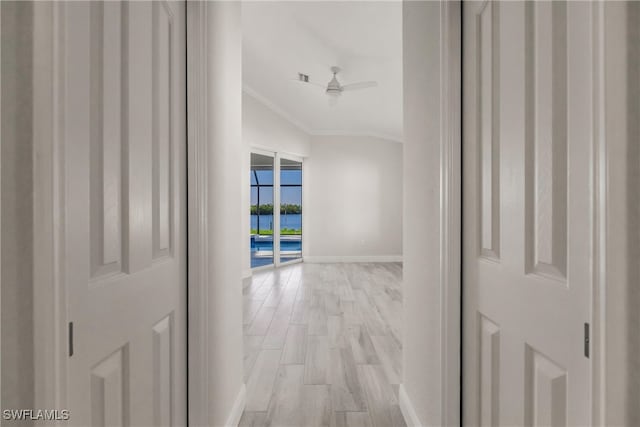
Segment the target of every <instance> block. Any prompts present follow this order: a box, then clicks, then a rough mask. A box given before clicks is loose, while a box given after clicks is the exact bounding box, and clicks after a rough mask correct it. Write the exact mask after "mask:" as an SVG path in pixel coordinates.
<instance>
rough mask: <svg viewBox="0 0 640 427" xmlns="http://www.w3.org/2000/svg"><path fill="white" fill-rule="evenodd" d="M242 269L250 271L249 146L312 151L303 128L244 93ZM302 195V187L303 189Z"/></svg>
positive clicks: (295, 152)
mask: <svg viewBox="0 0 640 427" xmlns="http://www.w3.org/2000/svg"><path fill="white" fill-rule="evenodd" d="M242 141H243V154H242V179H241V180H240V185H241V189H240V193H241V194H242V200H241V209H242V245H241V246H242V247H241V259H242V272H243V276H244V277H247V276H249V275H250V274H251V256H250V248H249V245H250V242H249V234H250V231H251V230H250V223H249V205H250V203H251V202H250V195H251V192H250V180H249V178H250V177H249V170H250V167H251V162H250V154H251V148H260V149H262V150H266V151H270V152H279V153H287V154H293V155H296V156H298V157H307V156H309V154H310V153H311V138H310V137H309V135H308V134H307V133H305V132H304V131H303V130H301V129H300V128H298V127H297V126H295V125H294V124H293V123H291V122H290V121H288V120H287V119H286V118H284V117H283V116H281V115H279V114H278V113H276V112H274V110H272V109H271V108H270V107H269V106H267V105H265V104H264V103H263V102H262V101H259V100H258V99H256V98H255V97H254V96H252V95H250V94H249V93H247V92H243V94H242ZM303 197H304V190H303ZM302 203H303V205H304V204H305V200H304V199H303V202H302Z"/></svg>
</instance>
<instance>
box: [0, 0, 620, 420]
mask: <svg viewBox="0 0 640 427" xmlns="http://www.w3.org/2000/svg"><path fill="white" fill-rule="evenodd" d="M443 3H444V7H442V8H441V16H440V22H441V24H442V27H441V28H442V29H443V30H442V31H443V38H442V43H441V58H440V65H441V70H442V71H444V72H442V73H441V75H442V76H443V79H444V81H443V85H442V91H443V95H444V96H443V97H442V100H443V102H442V108H441V111H442V117H443V119H442V122H441V127H442V130H443V135H444V138H442V139H441V148H442V149H441V158H440V163H441V174H442V182H443V185H442V187H441V192H440V195H439V197H440V208H441V212H442V215H441V218H442V220H441V235H440V239H441V243H442V244H443V247H444V248H445V249H444V251H443V253H442V259H441V272H442V275H441V277H442V280H441V283H440V289H441V295H442V300H441V304H442V316H443V318H442V320H443V325H444V327H443V330H442V339H441V352H442V354H441V357H442V359H441V360H443V366H442V370H441V375H442V389H443V390H442V392H443V406H442V414H443V418H442V419H443V421H444V422H443V424H447V425H453V424H458V423H459V421H460V409H461V400H460V391H461V390H460V378H461V377H460V374H461V370H460V355H461V347H460V346H461V340H460V338H461V334H460V327H461V322H460V320H461V315H462V312H461V307H460V304H461V301H462V299H461V289H462V287H461V282H460V266H461V257H460V248H461V246H460V239H461V215H460V214H461V173H462V171H461V163H460V156H461V151H460V149H461V135H460V132H461V122H460V112H461V97H460V96H461V92H460V91H461V88H460V84H461V81H460V79H459V78H457V77H459V76H460V66H461V61H460V60H461V57H462V56H461V53H462V46H461V45H460V32H461V30H462V21H461V19H462V17H461V7H460V2H443ZM187 7H194V8H198V9H199V10H200V12H205V11H206V4H205V3H204V2H189V5H188V6H187ZM609 7H612V6H609V5H607V4H605V2H604V1H602V0H598V1H596V2H594V3H593V19H594V67H593V71H594V79H593V81H594V96H595V98H596V101H595V103H596V108H595V111H594V124H593V125H594V139H593V154H594V156H593V162H592V167H593V170H594V174H593V183H592V184H593V187H594V194H593V204H594V211H593V213H594V218H593V230H594V235H593V245H594V262H593V268H594V282H593V319H592V325H593V335H592V349H593V352H592V354H593V362H592V363H593V364H592V369H593V393H592V396H593V402H592V403H593V421H594V424H598V425H605V424H606V422H605V421H606V405H605V403H606V401H605V398H606V382H605V379H606V378H605V374H606V367H607V366H606V354H607V351H609V350H607V348H606V342H607V340H606V333H607V331H615V330H616V329H617V328H619V327H625V326H626V325H625V324H622V325H620V324H614V323H617V322H614V321H611V322H608V323H607V316H606V314H607V313H606V310H605V308H606V303H607V292H611V291H610V290H607V287H606V283H607V280H608V278H609V277H610V275H613V273H614V272H613V271H609V270H608V269H607V263H606V260H607V256H608V254H609V252H612V248H615V247H619V246H620V244H621V243H624V242H621V241H619V237H618V236H615V235H610V233H609V232H608V230H609V227H610V224H612V223H615V221H616V219H617V218H616V216H617V215H618V212H617V211H615V212H612V211H609V210H608V203H609V202H610V200H609V198H608V188H609V185H610V182H612V179H611V177H610V176H609V173H610V172H609V170H610V169H613V168H614V167H615V164H614V161H615V159H614V158H613V156H612V155H611V152H612V151H613V150H614V148H616V147H619V145H618V144H621V142H620V141H619V140H618V141H614V138H613V136H612V135H610V134H613V129H610V128H608V127H607V126H606V125H607V122H606V120H605V118H606V117H605V113H606V110H607V106H606V105H605V102H604V100H605V96H606V93H605V89H606V88H609V87H611V86H612V85H616V84H620V85H622V84H623V83H622V82H621V83H616V82H613V81H611V78H610V77H609V78H607V74H606V73H605V72H604V71H605V69H606V68H607V67H606V64H605V63H604V57H605V55H604V54H605V46H607V38H606V36H608V34H609V32H614V31H615V28H611V27H609V26H607V25H606V20H605V11H606V10H607V8H609ZM63 8H64V3H46V2H37V3H34V29H33V31H34V51H35V52H37V55H34V87H33V98H32V99H33V100H34V102H33V104H34V106H33V108H34V116H33V120H34V126H33V129H34V135H33V138H34V156H33V162H34V179H33V198H34V230H33V231H34V233H33V241H34V248H35V252H34V268H33V271H34V283H33V286H34V305H33V307H34V353H35V354H34V356H35V358H34V364H35V389H34V393H35V399H34V403H35V407H36V408H65V407H67V402H66V389H65V388H66V376H67V372H66V357H67V331H66V327H67V325H66V296H65V283H64V272H63V271H61V268H60V265H61V260H60V254H61V253H62V252H61V251H62V249H63V246H64V240H63V236H64V231H63V229H62V227H63V225H64V218H62V217H61V215H60V212H62V210H61V207H62V206H64V203H65V194H64V187H63V185H62V183H63V179H62V178H63V174H64V170H65V165H64V163H63V152H64V137H63V135H64V129H63V127H62V119H61V117H62V112H63V109H62V108H61V95H62V93H63V91H62V84H63V80H62V75H63V72H62V71H63V70H62V67H63V62H62V61H61V60H60V58H61V56H62V54H63V52H62V49H61V48H62V37H63V28H64V15H63V13H62V11H63ZM186 19H187V25H186V26H187V46H188V49H189V52H190V54H189V56H188V58H187V62H188V71H187V86H188V89H187V92H188V104H189V108H190V111H194V114H193V115H192V116H191V117H189V118H188V125H187V131H188V153H187V158H188V164H189V166H188V171H187V173H188V197H189V201H188V229H189V232H188V234H189V242H188V253H189V259H188V271H189V282H188V294H189V296H188V306H189V308H190V310H189V331H188V337H189V353H188V354H189V356H188V362H187V363H188V367H189V368H188V370H189V373H190V375H189V379H188V390H189V391H188V395H189V401H188V414H189V421H190V422H191V423H193V425H205V424H206V421H205V420H206V419H207V418H206V414H207V405H208V388H207V384H206V378H208V365H209V364H208V360H207V357H208V352H207V347H208V345H209V341H208V338H209V337H208V336H207V334H206V331H207V328H206V323H205V320H206V319H207V316H206V314H207V311H208V307H207V299H206V297H205V296H206V292H207V286H208V277H207V275H208V272H207V269H206V268H205V267H206V262H205V260H206V256H207V253H208V247H207V245H208V244H207V241H206V239H205V238H204V236H205V235H206V233H205V231H206V229H207V209H208V207H207V197H206V189H207V177H208V168H207V164H206V161H205V159H206V158H207V157H206V155H204V154H205V153H206V152H207V139H206V136H207V131H206V126H205V122H206V121H205V120H199V119H198V118H201V119H202V118H206V111H207V92H206V90H203V89H206V87H207V79H208V77H207V74H206V71H207V65H206V62H207V56H208V53H207V44H206V34H207V33H206V27H207V21H206V19H207V14H206V13H187V14H186ZM25 30H29V29H25ZM239 96H240V94H239ZM3 208H6V207H3ZM620 286H626V285H620ZM612 320H615V319H612ZM196 372H197V373H198V375H195V373H196ZM456 420H457V421H458V422H456ZM407 421H408V422H409V421H410V420H407Z"/></svg>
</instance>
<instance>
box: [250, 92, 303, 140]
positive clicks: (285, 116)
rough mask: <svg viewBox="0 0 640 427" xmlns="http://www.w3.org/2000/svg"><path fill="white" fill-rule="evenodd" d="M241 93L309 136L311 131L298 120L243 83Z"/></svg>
mask: <svg viewBox="0 0 640 427" xmlns="http://www.w3.org/2000/svg"><path fill="white" fill-rule="evenodd" d="M242 92H244V93H246V94H247V95H249V96H251V97H252V98H253V99H255V100H256V101H258V102H259V103H261V104H262V105H263V106H265V107H267V108H268V109H269V110H271V111H272V112H273V113H275V114H277V115H278V116H280V117H281V118H283V119H285V120H286V121H288V122H289V123H291V124H292V125H294V126H295V127H297V128H298V129H299V130H301V131H303V132H304V133H306V134H307V135H311V130H310V129H309V128H308V127H307V126H305V125H304V124H303V123H302V122H300V121H299V120H297V119H295V118H294V117H293V116H292V115H291V114H289V113H287V112H286V111H284V110H283V109H282V108H280V107H278V106H277V105H275V104H274V103H273V102H271V101H269V100H268V99H267V98H266V97H264V96H262V95H261V94H260V93H258V92H257V91H256V90H255V89H253V88H252V87H250V86H249V85H247V84H246V83H243V85H242Z"/></svg>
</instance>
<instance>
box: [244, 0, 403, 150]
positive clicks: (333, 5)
mask: <svg viewBox="0 0 640 427" xmlns="http://www.w3.org/2000/svg"><path fill="white" fill-rule="evenodd" d="M242 32H243V46H242V47H243V49H242V51H243V53H242V61H243V64H242V67H243V84H244V89H245V92H247V93H249V94H250V95H253V96H254V97H256V98H257V99H258V100H259V101H261V102H263V103H264V104H266V105H267V106H269V107H270V108H272V109H273V110H275V111H276V112H278V113H280V114H281V115H283V116H285V117H286V118H287V119H289V120H290V121H292V122H294V123H295V124H296V125H297V126H299V127H300V128H302V129H303V130H305V131H306V132H308V133H310V134H316V135H328V134H336V135H349V134H353V135H372V136H378V137H383V138H387V139H394V140H398V141H401V140H402V3H401V2H400V1H384V2H368V1H366V2H365V1H341V2H333V1H324V2H322V1H318V2H308V1H284V2H272V1H256V2H243V5H242ZM333 65H337V66H339V67H340V68H342V71H341V72H340V73H339V74H338V80H339V81H340V83H341V84H343V85H344V84H348V83H353V82H359V81H365V80H375V81H377V82H378V87H375V88H370V89H362V90H357V91H352V92H344V93H342V94H341V96H340V98H339V99H338V102H337V104H336V105H333V106H330V105H329V96H328V95H327V94H326V93H324V91H323V90H322V88H318V87H315V86H312V85H305V84H303V83H300V82H297V81H295V80H296V79H297V77H298V72H301V73H303V74H307V75H309V78H310V80H311V81H315V82H318V83H320V84H322V85H326V84H327V82H328V81H329V80H330V79H331V76H332V74H331V71H330V67H331V66H333Z"/></svg>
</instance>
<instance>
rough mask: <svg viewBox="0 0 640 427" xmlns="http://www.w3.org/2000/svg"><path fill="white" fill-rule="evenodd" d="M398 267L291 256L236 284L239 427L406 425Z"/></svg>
mask: <svg viewBox="0 0 640 427" xmlns="http://www.w3.org/2000/svg"><path fill="white" fill-rule="evenodd" d="M401 282H402V265H401V264H400V263H376V264H373V263H370V264H306V263H305V264H302V263H301V264H294V265H290V266H286V267H282V268H278V269H274V270H266V271H262V272H256V273H255V274H254V275H253V277H252V278H251V279H247V280H246V281H245V283H244V289H243V299H244V306H243V308H244V351H245V354H244V358H245V359H244V369H245V382H246V385H247V404H246V409H245V412H244V414H243V416H242V419H241V421H240V426H263V425H265V426H266V425H269V426H322V425H326V426H329V425H330V426H336V427H337V426H380V427H382V426H384V427H388V426H405V425H406V424H405V422H404V419H403V417H402V414H401V412H400V409H399V406H398V387H399V383H400V381H401V373H402V371H401V363H402V350H401V349H402V344H401V325H402V287H401V284H402V283H401Z"/></svg>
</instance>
